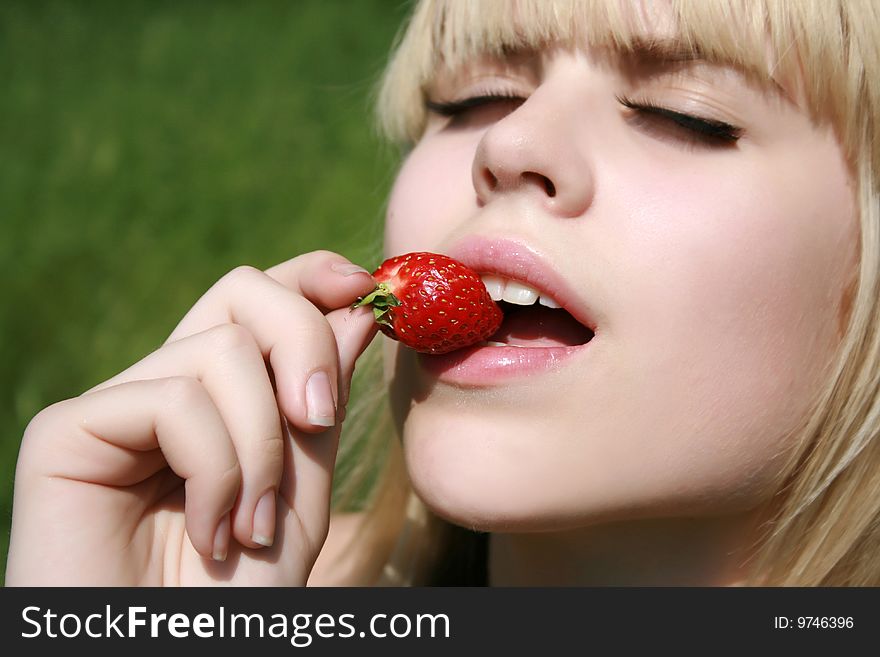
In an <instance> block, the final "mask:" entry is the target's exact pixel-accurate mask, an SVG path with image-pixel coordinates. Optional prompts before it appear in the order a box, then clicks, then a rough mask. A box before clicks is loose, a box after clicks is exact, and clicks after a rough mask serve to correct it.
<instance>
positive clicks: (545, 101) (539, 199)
mask: <svg viewBox="0 0 880 657" xmlns="http://www.w3.org/2000/svg"><path fill="white" fill-rule="evenodd" d="M541 91H542V90H541V89H538V90H536V91H535V92H534V93H533V94H532V95H531V96H530V97H529V98H528V99H527V100H526V101H525V102H524V103H523V104H521V105H520V106H519V107H517V108H516V109H515V110H513V111H512V112H511V113H510V114H507V115H506V116H504V117H503V118H502V119H500V120H498V121H497V122H495V123H494V124H492V125H491V126H490V127H489V128H488V129H487V130H486V131H485V132H484V133H483V136H482V138H481V139H480V142H479V144H478V145H477V151H476V154H475V156H474V162H473V168H472V170H471V175H472V178H473V185H474V189H475V190H476V193H477V203H478V204H479V205H480V206H481V207H482V206H484V205H486V204H487V203H490V202H492V201H493V200H495V199H497V198H499V197H502V196H506V195H511V194H524V195H528V196H529V197H530V198H531V199H533V200H534V202H536V203H539V204H540V205H541V206H542V207H543V208H544V209H545V210H546V211H547V212H548V213H550V214H552V215H554V216H558V217H567V218H572V217H579V216H581V215H583V214H584V213H585V212H586V211H587V209H588V208H589V206H590V204H591V203H592V199H593V193H594V183H593V172H592V170H591V166H590V164H589V161H588V159H587V157H586V154H585V153H584V151H583V146H582V145H581V144H579V143H578V139H576V138H575V134H576V132H577V131H576V129H575V127H576V124H575V121H576V120H577V117H576V116H575V115H574V114H573V113H566V112H565V110H564V109H563V108H562V107H560V106H559V104H558V103H564V102H565V101H564V96H562V97H560V96H559V95H558V94H560V93H562V94H564V92H565V90H558V89H557V90H554V91H555V94H556V98H553V97H552V96H551V94H550V93H547V94H544V95H541V96H539V94H541Z"/></svg>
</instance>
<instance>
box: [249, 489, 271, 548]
mask: <svg viewBox="0 0 880 657" xmlns="http://www.w3.org/2000/svg"><path fill="white" fill-rule="evenodd" d="M251 539H252V540H253V541H254V543H259V544H260V545H265V546H266V547H270V546H271V545H272V542H273V541H274V540H275V491H274V490H268V491H266V492H265V493H264V494H263V497H261V498H260V501H259V502H257V508H256V509H254V531H253V533H252V534H251Z"/></svg>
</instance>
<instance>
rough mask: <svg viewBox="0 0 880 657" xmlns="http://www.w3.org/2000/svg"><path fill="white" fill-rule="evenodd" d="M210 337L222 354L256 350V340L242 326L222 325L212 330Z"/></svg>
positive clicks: (215, 347)
mask: <svg viewBox="0 0 880 657" xmlns="http://www.w3.org/2000/svg"><path fill="white" fill-rule="evenodd" d="M210 337H211V341H212V345H213V347H214V349H215V350H217V351H218V352H220V353H226V352H230V351H237V350H239V349H253V348H256V345H257V341H256V338H254V336H253V335H252V334H251V332H250V331H248V330H247V329H246V328H245V327H243V326H242V325H241V324H220V325H219V326H215V327H214V328H212V329H211V332H210Z"/></svg>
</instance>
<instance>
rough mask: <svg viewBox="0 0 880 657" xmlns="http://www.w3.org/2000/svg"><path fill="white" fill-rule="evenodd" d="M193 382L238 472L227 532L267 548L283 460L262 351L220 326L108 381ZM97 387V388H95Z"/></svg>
mask: <svg viewBox="0 0 880 657" xmlns="http://www.w3.org/2000/svg"><path fill="white" fill-rule="evenodd" d="M170 376H186V377H192V378H194V379H197V380H199V381H200V382H201V383H202V385H203V386H204V388H205V389H206V390H207V392H208V394H210V396H211V399H212V400H213V401H214V404H215V405H216V407H217V409H218V411H219V413H220V415H221V417H222V418H223V422H224V423H225V426H226V428H227V430H228V432H229V435H230V437H231V440H232V444H233V445H234V447H235V452H236V454H237V457H238V462H239V463H240V465H241V470H242V486H241V492H240V495H239V499H238V500H237V502H236V504H235V509H234V512H233V516H232V533H233V535H234V536H235V539H236V540H237V541H238V542H239V543H241V544H242V545H244V546H246V547H252V548H259V547H261V546H264V545H271V544H272V542H273V539H274V534H275V504H276V499H275V498H276V494H277V491H278V486H279V484H280V482H281V474H282V468H283V458H284V438H283V434H282V430H281V416H280V414H279V412H278V405H277V402H276V399H275V393H274V391H273V390H272V383H271V381H270V379H269V374H268V372H267V371H266V365H265V361H264V360H263V355H262V352H261V351H260V348H259V346H258V345H257V343H256V340H255V339H254V337H253V336H252V335H251V334H250V333H249V332H248V330H247V329H245V328H244V327H242V326H239V325H236V324H222V325H220V326H215V327H213V328H211V329H208V330H207V331H203V332H201V333H197V334H195V335H192V336H189V337H186V338H182V339H180V340H177V341H176V342H170V343H168V344H166V345H164V346H163V347H162V348H160V349H159V350H157V351H155V352H153V353H152V354H150V355H149V356H147V357H146V358H144V359H143V360H141V361H140V362H138V363H136V364H134V365H133V366H131V367H130V368H128V369H127V370H125V371H124V372H122V373H120V374H119V375H117V376H116V377H114V378H113V379H111V380H110V382H108V383H107V384H102V386H103V387H106V386H107V385H115V384H118V383H121V382H124V381H135V380H142V379H158V378H165V377H170ZM100 387H101V386H99V388H100Z"/></svg>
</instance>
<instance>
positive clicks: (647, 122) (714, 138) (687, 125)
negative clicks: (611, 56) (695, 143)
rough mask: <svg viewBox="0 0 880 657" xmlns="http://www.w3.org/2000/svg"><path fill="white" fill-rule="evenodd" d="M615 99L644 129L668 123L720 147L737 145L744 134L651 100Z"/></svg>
mask: <svg viewBox="0 0 880 657" xmlns="http://www.w3.org/2000/svg"><path fill="white" fill-rule="evenodd" d="M615 98H617V102H619V103H620V104H621V105H623V106H624V107H626V108H627V109H630V110H632V111H633V114H632V116H631V120H632V122H633V123H634V124H635V125H638V126H641V127H644V128H648V129H651V128H656V127H657V126H656V125H654V123H652V122H653V121H660V122H666V123H667V127H670V128H674V129H675V128H679V129H681V130H684V131H687V132H689V133H690V135H691V137H692V138H695V139H696V140H702V141H703V142H705V143H707V144H712V143H714V144H718V145H724V144H727V145H732V144H735V143H736V141H737V140H738V139H739V138H740V137H741V136H742V133H743V129H742V128H740V127H737V126H735V125H731V124H730V123H726V122H724V121H718V120H715V119H706V118H702V117H698V116H693V115H692V114H685V113H683V112H676V111H675V110H671V109H669V108H667V107H661V106H660V105H657V104H656V103H653V102H651V101H650V100H642V101H634V100H631V99H629V98H627V97H626V96H615Z"/></svg>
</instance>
